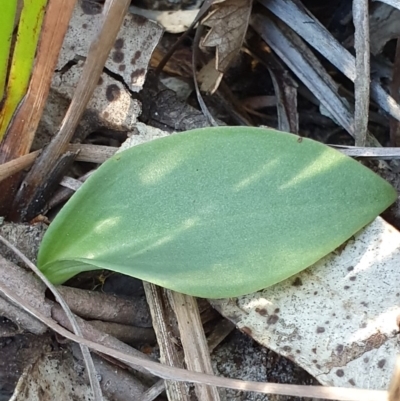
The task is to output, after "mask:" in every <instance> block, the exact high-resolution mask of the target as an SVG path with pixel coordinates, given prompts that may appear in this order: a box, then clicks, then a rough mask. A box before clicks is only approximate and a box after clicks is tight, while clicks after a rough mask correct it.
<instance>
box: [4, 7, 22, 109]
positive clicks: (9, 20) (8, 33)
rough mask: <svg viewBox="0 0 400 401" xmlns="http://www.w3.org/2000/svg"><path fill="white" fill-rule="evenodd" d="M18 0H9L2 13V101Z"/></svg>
mask: <svg viewBox="0 0 400 401" xmlns="http://www.w3.org/2000/svg"><path fill="white" fill-rule="evenodd" d="M17 3H18V0H7V1H5V2H4V4H2V5H1V12H0V101H1V100H2V99H3V95H4V88H5V84H6V78H7V68H8V60H9V52H10V47H11V40H12V34H13V28H14V20H15V12H16V10H17Z"/></svg>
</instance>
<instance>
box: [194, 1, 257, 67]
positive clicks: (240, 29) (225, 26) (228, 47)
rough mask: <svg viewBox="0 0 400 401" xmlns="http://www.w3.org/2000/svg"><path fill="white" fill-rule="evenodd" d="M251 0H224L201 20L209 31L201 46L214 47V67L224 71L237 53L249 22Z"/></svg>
mask: <svg viewBox="0 0 400 401" xmlns="http://www.w3.org/2000/svg"><path fill="white" fill-rule="evenodd" d="M251 6H252V0H225V1H223V2H220V3H218V4H215V5H214V6H213V10H212V11H211V13H210V14H209V15H208V16H207V17H205V18H204V20H203V21H202V24H203V25H206V26H208V27H210V28H211V29H210V31H209V32H208V34H207V35H206V37H205V38H204V39H203V40H202V42H201V46H203V47H216V48H217V52H216V53H217V54H216V69H217V70H218V71H220V72H224V71H226V69H227V68H228V66H229V64H230V62H231V61H232V60H233V59H234V57H235V56H236V55H237V54H238V53H239V51H240V48H241V47H242V43H243V40H244V36H245V34H246V31H247V26H248V24H249V18H250V13H251Z"/></svg>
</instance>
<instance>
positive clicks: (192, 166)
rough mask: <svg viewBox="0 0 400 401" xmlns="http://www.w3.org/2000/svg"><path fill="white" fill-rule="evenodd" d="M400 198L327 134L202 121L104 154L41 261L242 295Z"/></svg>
mask: <svg viewBox="0 0 400 401" xmlns="http://www.w3.org/2000/svg"><path fill="white" fill-rule="evenodd" d="M395 199H396V192H395V191H394V189H393V188H392V187H391V186H390V185H389V184H388V183H387V182H386V181H384V180H383V179H382V178H380V177H379V176H377V175H376V174H375V173H373V172H372V171H370V170H368V169H367V168H366V167H364V166H362V165H361V164H359V163H358V162H356V161H354V160H352V159H350V158H348V157H346V156H343V155H342V154H340V153H339V152H337V151H335V150H333V149H331V148H329V147H327V146H325V145H322V144H320V143H318V142H315V141H312V140H309V139H301V138H299V137H297V136H295V135H292V134H287V133H282V132H278V131H274V130H266V129H261V128H242V127H232V128H229V127H223V128H222V127H220V128H212V129H210V128H207V129H199V130H194V131H190V132H186V133H180V134H175V135H171V136H169V137H166V138H162V139H157V140H154V141H151V142H148V143H146V144H143V145H139V146H136V147H133V148H131V149H129V150H126V151H124V152H121V153H119V154H117V155H115V156H114V157H112V158H111V159H110V160H108V161H107V162H106V163H104V164H103V165H102V166H101V167H100V168H99V169H98V171H96V173H95V174H93V176H92V177H90V178H89V179H88V180H87V182H86V183H85V184H84V185H83V186H82V188H80V189H79V190H78V191H77V193H76V194H75V195H74V196H73V197H72V198H71V200H70V201H69V202H68V203H67V205H66V206H65V207H64V208H63V209H62V210H61V212H60V213H59V214H58V216H57V217H56V219H55V220H54V222H53V223H52V224H51V225H50V227H49V229H48V231H47V233H46V235H45V237H44V239H43V242H42V245H41V248H40V251H39V258H38V264H39V267H40V269H41V270H42V271H43V272H44V273H45V274H46V275H47V277H48V278H49V279H50V280H51V281H53V282H54V283H62V282H63V281H65V280H67V279H69V278H70V277H72V276H73V275H75V274H77V273H79V272H82V271H87V270H93V269H99V268H101V269H103V268H104V269H109V270H113V271H117V272H121V273H124V274H128V275H130V276H134V277H137V278H140V279H143V280H146V281H150V282H152V283H155V284H158V285H160V286H163V287H166V288H169V289H173V290H175V291H179V292H182V293H186V294H190V295H195V296H199V297H207V298H223V297H234V296H239V295H243V294H247V293H251V292H254V291H257V290H260V289H262V288H265V287H268V286H270V285H272V284H275V283H278V282H280V281H282V280H284V279H286V278H288V277H290V276H292V275H293V274H295V273H297V272H299V271H301V270H303V269H305V268H306V267H308V266H310V265H311V264H313V263H314V262H316V261H317V260H318V259H320V258H322V257H323V256H325V255H326V254H328V253H329V252H331V251H333V250H334V249H335V248H337V247H338V246H339V245H340V244H342V243H343V242H344V241H345V240H347V239H348V238H350V237H351V236H352V235H353V234H355V233H356V232H357V231H358V230H360V229H361V228H362V227H363V226H365V225H366V224H368V223H370V222H371V221H372V220H373V219H374V218H375V217H376V216H377V215H378V214H379V213H381V212H382V211H383V210H385V209H386V208H387V207H388V206H389V205H390V204H391V203H392V202H394V200H395Z"/></svg>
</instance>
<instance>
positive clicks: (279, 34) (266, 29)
mask: <svg viewBox="0 0 400 401" xmlns="http://www.w3.org/2000/svg"><path fill="white" fill-rule="evenodd" d="M251 26H252V27H253V28H254V29H255V30H256V31H257V32H258V34H259V35H260V36H261V37H262V38H263V39H264V40H265V41H266V42H267V43H268V45H269V46H270V47H271V48H272V50H274V51H275V53H277V55H278V56H279V57H280V58H281V59H282V60H283V61H284V63H285V64H286V65H287V66H288V67H289V68H290V69H291V70H292V71H293V73H294V74H295V75H297V77H298V78H299V79H300V80H301V81H302V82H303V83H304V84H305V86H306V87H308V88H309V89H310V91H311V92H312V93H313V94H314V96H315V97H316V98H317V99H318V100H319V101H320V102H321V104H322V105H323V106H324V107H325V108H326V109H327V110H328V112H329V113H330V115H331V116H332V117H333V118H334V119H335V120H336V122H337V123H338V124H340V125H341V126H342V127H343V128H344V129H345V130H346V131H347V132H349V134H350V135H352V136H354V119H353V113H352V112H351V110H350V108H349V105H348V104H347V103H346V102H345V100H344V99H342V98H341V97H340V96H339V94H338V88H337V85H336V84H335V82H334V81H333V79H332V78H331V77H330V75H329V74H328V73H327V71H326V70H325V68H324V67H323V66H322V65H321V63H320V62H319V61H318V59H317V58H316V57H315V56H314V54H313V53H312V52H311V51H310V49H309V48H308V47H307V46H306V44H305V43H304V42H303V41H302V39H301V38H299V37H298V36H297V35H296V34H295V33H294V32H293V31H292V30H291V29H290V28H288V27H287V26H286V25H284V24H283V23H282V22H280V21H278V20H277V21H274V20H273V19H272V18H270V17H268V16H266V15H261V14H255V15H254V16H253V17H252V19H251Z"/></svg>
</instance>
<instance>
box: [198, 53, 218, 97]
mask: <svg viewBox="0 0 400 401" xmlns="http://www.w3.org/2000/svg"><path fill="white" fill-rule="evenodd" d="M215 64H216V61H215V58H213V59H212V60H210V61H209V62H208V63H207V64H206V65H205V66H204V67H203V68H202V69H201V70H200V71H199V73H198V74H197V80H198V81H199V82H200V83H201V86H200V89H201V91H202V92H205V93H207V94H210V95H212V94H213V93H214V92H215V91H216V90H217V89H218V86H219V84H220V83H221V79H222V76H223V73H222V72H219V71H218V70H216V69H215Z"/></svg>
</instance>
